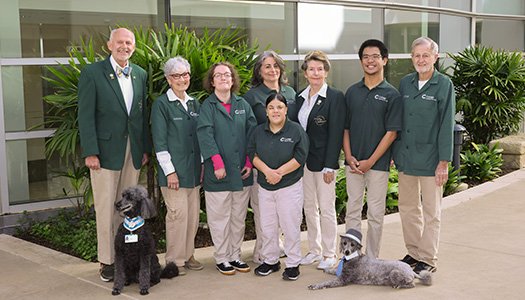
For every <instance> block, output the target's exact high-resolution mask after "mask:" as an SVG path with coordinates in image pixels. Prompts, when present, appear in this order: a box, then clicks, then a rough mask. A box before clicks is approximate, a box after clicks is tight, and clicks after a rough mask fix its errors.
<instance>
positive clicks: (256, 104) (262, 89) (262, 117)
mask: <svg viewBox="0 0 525 300" xmlns="http://www.w3.org/2000/svg"><path fill="white" fill-rule="evenodd" d="M280 89H281V90H280V91H279V93H281V94H282V95H283V96H284V98H285V99H286V101H287V102H290V101H293V100H294V99H295V91H294V90H293V89H292V88H291V87H289V86H287V85H281V88H280ZM275 93H277V91H275V90H272V89H270V88H268V87H267V86H266V85H264V83H261V84H259V85H258V86H255V87H252V88H251V89H250V90H249V91H248V92H246V94H244V99H245V100H246V101H247V102H248V103H249V104H250V106H251V107H252V110H253V114H254V115H255V118H256V119H257V124H264V123H266V120H268V118H267V117H266V99H268V97H270V95H271V94H275Z"/></svg>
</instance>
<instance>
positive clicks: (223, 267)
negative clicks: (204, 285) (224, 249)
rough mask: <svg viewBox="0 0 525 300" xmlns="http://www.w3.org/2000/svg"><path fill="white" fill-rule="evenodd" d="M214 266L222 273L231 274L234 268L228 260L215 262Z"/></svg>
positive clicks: (233, 272)
mask: <svg viewBox="0 0 525 300" xmlns="http://www.w3.org/2000/svg"><path fill="white" fill-rule="evenodd" d="M215 266H216V268H217V270H219V272H221V273H222V274H224V275H233V274H235V269H234V268H233V267H232V265H230V263H229V262H223V263H220V264H216V265H215Z"/></svg>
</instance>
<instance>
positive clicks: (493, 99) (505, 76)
mask: <svg viewBox="0 0 525 300" xmlns="http://www.w3.org/2000/svg"><path fill="white" fill-rule="evenodd" d="M449 55H450V57H451V58H452V59H453V60H454V61H455V65H454V66H453V67H452V70H453V74H452V75H450V78H451V80H452V82H453V83H454V86H455V90H456V95H457V104H456V108H457V111H461V112H463V121H462V124H463V125H464V126H465V127H466V128H467V130H468V133H469V135H470V139H471V141H472V142H474V143H479V144H485V143H488V142H489V141H491V140H493V139H495V138H499V137H502V136H505V135H508V134H510V133H512V132H516V131H517V130H518V129H519V126H520V123H521V121H522V120H523V113H524V111H525V58H523V56H522V54H521V53H520V52H505V51H503V50H498V51H494V50H493V49H492V48H486V47H483V46H476V47H471V48H467V49H465V50H463V51H462V52H460V53H458V54H457V55H453V54H449Z"/></svg>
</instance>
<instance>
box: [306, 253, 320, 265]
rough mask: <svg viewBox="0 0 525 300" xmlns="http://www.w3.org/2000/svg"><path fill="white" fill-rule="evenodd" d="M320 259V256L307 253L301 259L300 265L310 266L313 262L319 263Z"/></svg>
mask: <svg viewBox="0 0 525 300" xmlns="http://www.w3.org/2000/svg"><path fill="white" fill-rule="evenodd" d="M322 258H323V257H322V256H321V255H317V254H313V253H310V252H308V254H306V256H305V257H303V259H301V265H311V264H313V263H314V262H318V261H320V260H321V259H322Z"/></svg>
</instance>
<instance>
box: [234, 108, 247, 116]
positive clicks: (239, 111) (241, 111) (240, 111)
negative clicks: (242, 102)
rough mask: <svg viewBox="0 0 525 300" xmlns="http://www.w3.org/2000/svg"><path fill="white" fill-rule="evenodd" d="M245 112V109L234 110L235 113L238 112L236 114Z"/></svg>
mask: <svg viewBox="0 0 525 300" xmlns="http://www.w3.org/2000/svg"><path fill="white" fill-rule="evenodd" d="M245 113H246V111H245V110H244V109H236V110H235V111H234V114H236V115H243V114H245Z"/></svg>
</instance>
